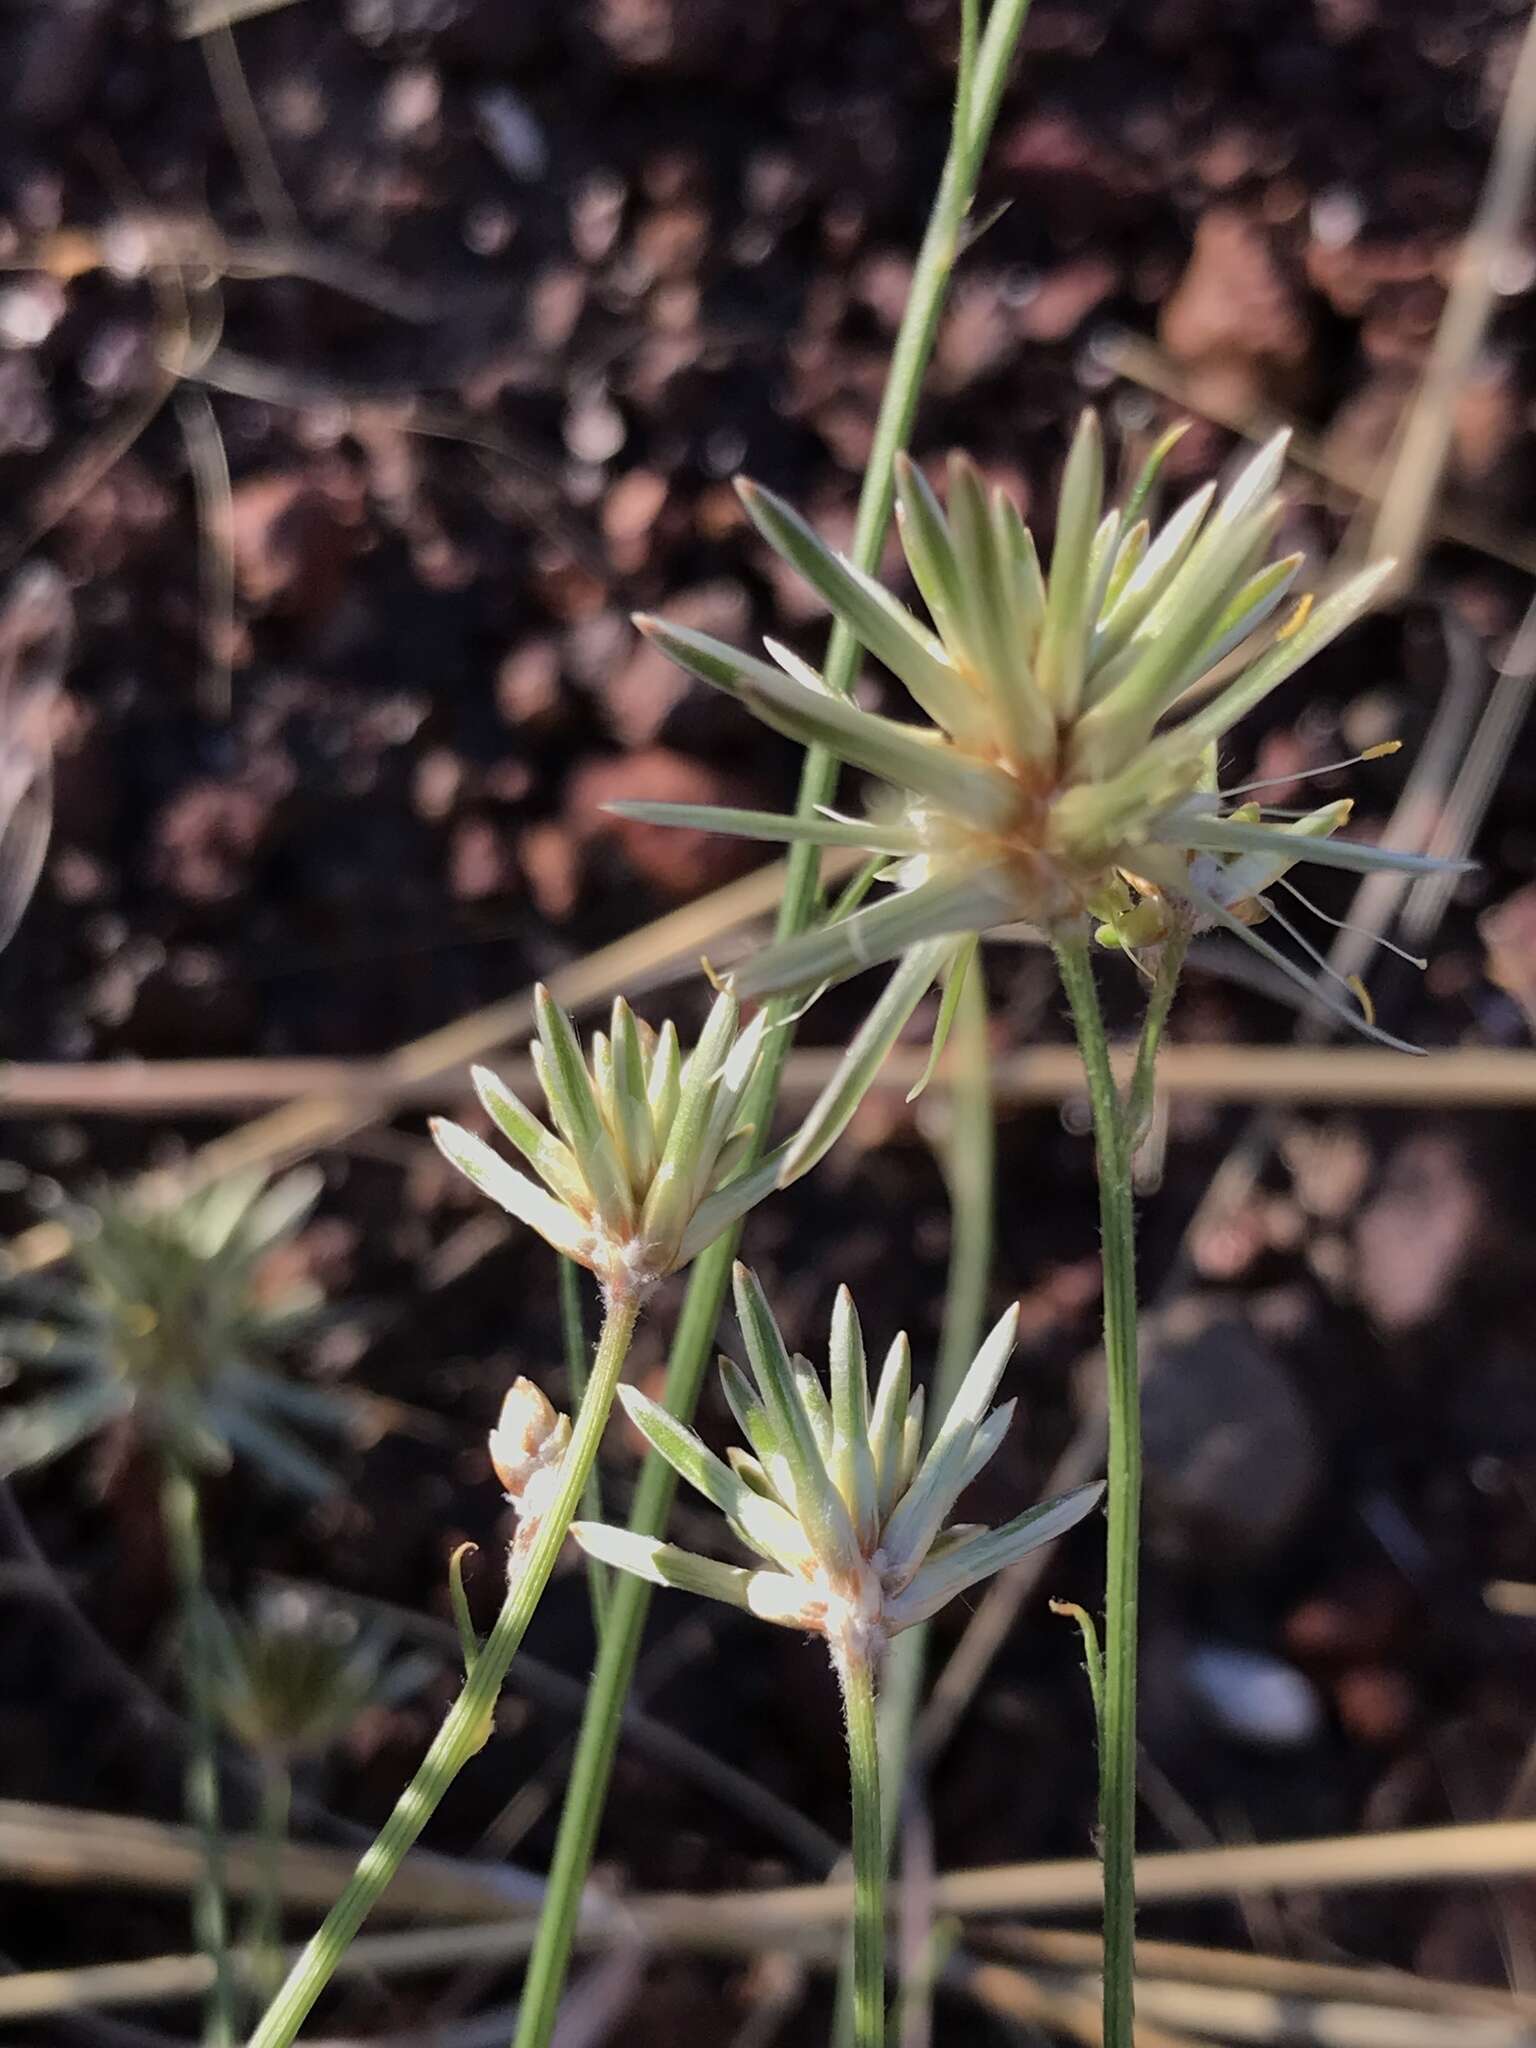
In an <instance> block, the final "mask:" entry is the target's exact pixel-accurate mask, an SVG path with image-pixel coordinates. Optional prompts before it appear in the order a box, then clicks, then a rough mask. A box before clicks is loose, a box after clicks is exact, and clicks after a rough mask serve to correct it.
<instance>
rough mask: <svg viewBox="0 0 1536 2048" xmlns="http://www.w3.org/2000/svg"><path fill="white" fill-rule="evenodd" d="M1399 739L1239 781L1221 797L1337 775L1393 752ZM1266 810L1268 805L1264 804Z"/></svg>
mask: <svg viewBox="0 0 1536 2048" xmlns="http://www.w3.org/2000/svg"><path fill="white" fill-rule="evenodd" d="M1402 744H1403V743H1402V741H1401V740H1379V741H1378V742H1377V743H1376V745H1375V746H1374V747H1367V748H1366V749H1365V751H1364V752H1363V753H1359V754H1351V755H1350V757H1349V759H1348V760H1347V761H1324V762H1323V764H1322V766H1321V767H1319V768H1302V769H1299V770H1298V771H1297V772H1296V774H1294V775H1264V776H1261V777H1260V778H1259V779H1258V781H1256V782H1240V783H1238V785H1237V787H1236V788H1235V789H1224V790H1223V791H1222V792H1221V794H1222V799H1223V801H1225V800H1226V799H1227V798H1229V797H1234V796H1247V795H1249V794H1250V793H1251V792H1252V791H1253V790H1256V789H1279V788H1281V787H1282V786H1283V785H1284V784H1286V783H1288V782H1310V781H1311V780H1312V779H1313V777H1314V776H1317V775H1337V774H1338V772H1339V770H1340V769H1341V768H1357V767H1358V766H1359V765H1360V763H1361V762H1362V761H1381V760H1384V759H1385V758H1386V756H1387V755H1388V754H1395V753H1396V752H1397V750H1398V748H1399V747H1400V746H1401V745H1402ZM1264 808H1265V809H1266V810H1268V809H1270V806H1269V805H1268V804H1266V805H1265V806H1264Z"/></svg>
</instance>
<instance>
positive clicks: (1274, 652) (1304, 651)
mask: <svg viewBox="0 0 1536 2048" xmlns="http://www.w3.org/2000/svg"><path fill="white" fill-rule="evenodd" d="M1396 567H1397V564H1396V563H1395V562H1390V561H1389V562H1376V563H1373V564H1372V566H1371V567H1370V568H1369V569H1362V570H1361V571H1360V573H1359V575H1358V576H1352V577H1351V578H1350V579H1349V581H1348V582H1347V583H1345V584H1344V585H1343V586H1342V587H1341V588H1340V589H1338V590H1336V591H1335V592H1334V593H1333V595H1332V596H1331V597H1326V598H1324V599H1323V601H1322V603H1321V604H1319V605H1317V606H1315V607H1314V608H1313V609H1312V610H1311V611H1309V612H1307V613H1306V614H1305V616H1304V617H1293V619H1292V621H1291V623H1290V624H1289V625H1288V626H1282V627H1281V629H1280V633H1279V635H1278V636H1277V638H1276V640H1275V642H1274V644H1273V646H1271V647H1270V648H1269V649H1268V650H1267V652H1265V653H1264V654H1261V655H1260V656H1259V658H1258V660H1257V661H1256V662H1255V663H1254V664H1253V666H1252V667H1251V668H1250V669H1248V670H1247V672H1246V673H1245V674H1243V675H1241V676H1239V677H1238V678H1237V680H1236V681H1235V682H1233V683H1231V684H1229V685H1228V687H1227V688H1226V689H1225V690H1223V691H1222V692H1221V693H1220V695H1219V696H1216V697H1213V698H1212V699H1211V701H1210V703H1209V704H1207V705H1205V706H1204V708H1203V709H1201V710H1199V711H1197V712H1196V713H1195V714H1194V716H1193V717H1192V718H1188V719H1186V720H1185V721H1184V723H1183V724H1182V725H1178V726H1175V727H1174V728H1173V729H1172V731H1170V732H1169V733H1168V734H1167V735H1166V736H1165V738H1166V740H1168V741H1173V742H1176V743H1177V744H1178V745H1180V746H1194V747H1203V746H1207V745H1208V744H1209V743H1210V742H1211V741H1212V740H1219V739H1220V738H1221V737H1222V735H1223V734H1224V733H1226V732H1228V731H1229V730H1230V729H1231V727H1232V726H1234V725H1236V723H1237V721H1238V720H1239V719H1240V718H1242V717H1243V716H1245V714H1246V713H1248V712H1249V711H1252V710H1253V708H1254V707H1255V705H1257V704H1261V703H1262V702H1263V700H1264V699H1265V698H1266V697H1267V696H1268V695H1269V693H1270V691H1271V690H1273V689H1274V688H1275V686H1276V685H1277V684H1279V683H1283V682H1284V681H1285V679H1286V677H1287V676H1289V675H1293V674H1294V673H1295V672H1296V670H1297V669H1299V668H1300V667H1301V666H1302V665H1303V664H1304V663H1305V662H1308V661H1310V660H1311V659H1312V657H1313V655H1314V654H1319V653H1321V652H1322V650H1323V648H1325V647H1326V646H1327V645H1328V644H1329V642H1330V641H1333V640H1337V638H1338V637H1339V635H1340V634H1341V633H1343V632H1345V631H1346V630H1347V629H1348V628H1349V627H1350V626H1352V625H1353V624H1354V623H1355V621H1356V620H1357V619H1359V618H1363V617H1364V615H1365V614H1366V613H1367V612H1368V611H1369V610H1370V609H1371V606H1372V605H1373V604H1374V603H1375V602H1376V598H1377V595H1378V593H1379V592H1380V591H1381V590H1382V589H1383V588H1384V586H1385V585H1386V584H1387V583H1388V581H1389V580H1390V579H1391V577H1392V575H1393V573H1394V571H1395V570H1396Z"/></svg>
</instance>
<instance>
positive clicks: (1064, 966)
mask: <svg viewBox="0 0 1536 2048" xmlns="http://www.w3.org/2000/svg"><path fill="white" fill-rule="evenodd" d="M1055 950H1056V962H1057V966H1058V968H1059V969H1060V972H1061V980H1062V986H1063V987H1064V988H1065V990H1066V992H1067V1000H1068V1002H1069V1003H1070V1004H1071V1006H1072V1021H1073V1023H1074V1024H1075V1025H1076V1027H1077V1042H1078V1046H1079V1048H1080V1049H1081V1051H1082V1055H1083V1066H1084V1069H1085V1070H1086V1073H1087V1077H1088V1100H1089V1104H1090V1106H1091V1108H1092V1111H1093V1133H1094V1138H1095V1141H1096V1143H1097V1147H1098V1160H1097V1168H1098V1182H1099V1229H1100V1234H1101V1238H1102V1246H1101V1257H1102V1259H1103V1263H1104V1357H1105V1363H1106V1369H1107V1382H1108V1409H1109V1460H1108V1480H1109V1486H1108V1512H1109V1532H1108V1564H1107V1573H1106V1590H1105V1608H1104V1676H1103V1703H1102V1712H1101V1717H1100V1718H1101V1729H1100V1737H1099V1830H1100V1834H1101V1836H1102V1838H1103V1855H1104V2048H1132V2027H1133V2015H1134V2009H1135V1969H1136V1962H1135V1940H1136V1624H1137V1599H1138V1577H1139V1567H1140V1558H1139V1552H1140V1544H1141V1374H1140V1369H1139V1365H1138V1361H1137V1349H1136V1219H1135V1213H1134V1206H1133V1203H1132V1197H1131V1145H1130V1130H1129V1121H1128V1117H1127V1114H1126V1110H1125V1107H1124V1105H1123V1104H1122V1103H1121V1100H1120V1095H1119V1091H1118V1089H1117V1088H1116V1086H1115V1076H1114V1070H1113V1068H1112V1067H1111V1065H1110V1058H1109V1040H1108V1037H1107V1036H1106V1034H1105V1030H1104V1017H1103V1012H1102V1011H1101V1010H1100V1008H1099V996H1098V990H1097V988H1096V986H1095V984H1094V978H1093V966H1092V963H1091V961H1090V958H1089V953H1088V946H1087V942H1086V941H1085V940H1082V939H1074V940H1062V941H1059V942H1058V943H1057V945H1056V949H1055Z"/></svg>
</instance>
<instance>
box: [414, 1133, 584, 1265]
mask: <svg viewBox="0 0 1536 2048" xmlns="http://www.w3.org/2000/svg"><path fill="white" fill-rule="evenodd" d="M428 1129H429V1130H430V1131H431V1133H432V1137H433V1141H434V1142H435V1144H436V1146H437V1149H438V1150H439V1152H441V1153H442V1155H443V1157H444V1158H445V1159H446V1160H448V1161H449V1163H450V1164H451V1165H454V1166H456V1167H457V1168H458V1169H459V1171H460V1173H462V1174H463V1175H464V1176H465V1177H466V1178H467V1179H469V1180H472V1181H473V1182H474V1184H475V1186H476V1187H477V1188H478V1189H479V1190H480V1192H481V1194H483V1195H489V1196H490V1198H491V1200H492V1201H493V1202H498V1203H500V1205H501V1207H502V1208H503V1209H505V1210H506V1211H507V1213H508V1215H510V1216H515V1217H516V1218H517V1220H518V1222H519V1223H526V1224H527V1226H528V1228H529V1229H530V1230H536V1231H537V1232H538V1234H539V1236H540V1237H542V1238H543V1239H544V1241H545V1242H546V1244H552V1245H553V1246H554V1248H555V1250H556V1251H557V1252H563V1253H564V1254H565V1256H566V1257H567V1258H568V1259H575V1260H576V1262H577V1264H578V1265H583V1266H585V1265H590V1263H591V1255H592V1231H591V1226H590V1225H589V1224H587V1223H585V1222H584V1221H583V1220H582V1219H581V1218H580V1217H578V1216H576V1215H574V1214H573V1213H572V1212H571V1210H569V1209H567V1208H566V1206H565V1205H564V1203H563V1202H557V1201H556V1200H555V1198H554V1196H553V1195H550V1194H546V1193H545V1191H544V1189H543V1188H541V1187H540V1186H538V1184H537V1183H536V1182H534V1181H531V1180H529V1178H528V1176H527V1175H526V1174H523V1173H519V1172H518V1171H517V1169H516V1168H515V1167H512V1166H508V1164H507V1162H506V1161H505V1160H504V1159H503V1158H502V1157H501V1156H500V1155H499V1154H498V1153H496V1152H493V1151H492V1150H491V1148H490V1146H489V1145H487V1144H486V1143H485V1142H484V1141H483V1140H482V1139H480V1138H476V1137H472V1136H471V1134H470V1133H469V1132H468V1131H465V1130H461V1129H460V1128H459V1126H458V1125H457V1124H453V1123H449V1122H448V1121H447V1119H446V1118H444V1117H433V1118H432V1119H431V1120H430V1122H429V1124H428Z"/></svg>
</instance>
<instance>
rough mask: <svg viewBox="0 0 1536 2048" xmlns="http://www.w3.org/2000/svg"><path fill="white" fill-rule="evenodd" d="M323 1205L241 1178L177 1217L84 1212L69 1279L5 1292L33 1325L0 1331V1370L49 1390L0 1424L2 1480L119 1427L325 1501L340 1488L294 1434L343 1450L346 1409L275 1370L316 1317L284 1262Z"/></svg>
mask: <svg viewBox="0 0 1536 2048" xmlns="http://www.w3.org/2000/svg"><path fill="white" fill-rule="evenodd" d="M319 1191H320V1181H319V1176H318V1175H316V1174H314V1173H310V1172H296V1173H291V1174H288V1175H287V1176H285V1177H284V1178H283V1179H281V1180H277V1181H268V1180H267V1179H266V1178H265V1177H264V1176H263V1175H261V1174H259V1173H258V1174H240V1175H236V1176H232V1177H231V1178H230V1179H228V1180H224V1181H220V1182H219V1183H217V1184H216V1185H215V1186H212V1187H209V1188H205V1189H202V1190H200V1191H199V1192H197V1193H195V1194H191V1195H186V1196H183V1197H181V1198H180V1199H179V1200H177V1201H174V1202H171V1203H155V1202H151V1201H147V1200H143V1199H141V1198H139V1197H138V1196H134V1195H118V1196H113V1197H110V1198H108V1199H105V1200H103V1201H100V1202H98V1203H96V1204H94V1205H92V1206H91V1207H89V1208H82V1210H81V1211H80V1213H79V1215H78V1217H77V1218H76V1223H75V1231H74V1243H75V1253H74V1261H75V1271H74V1273H73V1274H72V1275H71V1276H70V1277H69V1278H68V1279H67V1280H65V1281H64V1282H62V1283H52V1284H50V1283H44V1282H40V1281H35V1280H33V1281H27V1280H18V1281H16V1282H13V1283H12V1290H11V1292H12V1298H13V1300H14V1301H15V1303H16V1304H17V1305H18V1307H21V1306H28V1305H32V1304H35V1306H36V1310H37V1313H36V1314H35V1315H33V1316H31V1317H26V1316H23V1315H21V1314H13V1315H11V1316H8V1317H6V1318H4V1319H0V1361H3V1362H4V1363H7V1364H10V1365H11V1366H12V1367H14V1368H19V1369H21V1370H23V1371H24V1372H25V1373H26V1375H27V1377H28V1378H29V1379H31V1380H34V1381H36V1380H40V1379H43V1378H45V1377H46V1378H47V1379H49V1380H51V1381H52V1382H53V1386H52V1388H51V1389H50V1390H49V1391H47V1392H44V1393H39V1394H37V1395H35V1396H34V1397H33V1398H31V1399H29V1400H27V1401H26V1402H24V1403H22V1404H21V1405H19V1406H17V1407H15V1408H12V1409H10V1410H9V1411H8V1412H7V1413H6V1415H5V1416H4V1418H3V1420H0V1473H9V1472H14V1471H18V1470H21V1469H23V1468H25V1467H27V1466H31V1465H39V1464H43V1463H45V1462H46V1461H47V1460H48V1459H50V1458H53V1457H57V1456H58V1455H59V1454H60V1453H61V1452H62V1451H65V1450H67V1449H69V1448H70V1447H71V1445H73V1444H76V1443H79V1442H81V1441H83V1440H84V1439H85V1438H86V1437H89V1436H93V1435H95V1434H96V1433H97V1432H98V1431H100V1430H104V1429H108V1428H111V1427H113V1426H114V1425H116V1426H121V1427H127V1428H129V1429H131V1430H132V1431H133V1433H134V1434H135V1435H137V1436H138V1437H141V1438H147V1439H149V1440H151V1441H153V1442H157V1443H159V1444H160V1445H162V1446H163V1447H164V1448H166V1449H168V1450H170V1451H171V1452H173V1453H174V1454H175V1455H176V1456H177V1457H178V1458H183V1459H185V1460H187V1461H188V1462H189V1463H192V1464H194V1465H197V1466H200V1467H202V1468H203V1469H205V1470H214V1471H221V1470H223V1469H225V1468H226V1467H227V1466H228V1465H229V1463H230V1460H231V1456H232V1454H234V1453H239V1454H240V1455H242V1456H245V1457H248V1458H250V1459H251V1460H252V1461H253V1462H254V1463H255V1464H258V1465H260V1466H261V1467H262V1468H263V1469H264V1470H265V1471H266V1472H267V1474H268V1475H269V1476H270V1477H271V1478H272V1479H274V1480H276V1481H277V1482H278V1483H279V1484H281V1485H284V1486H288V1487H291V1488H293V1489H294V1490H295V1491H298V1492H302V1493H310V1494H315V1495H321V1494H325V1493H329V1492H331V1491H332V1490H333V1489H334V1487H335V1484H336V1481H335V1475H334V1474H333V1473H332V1472H331V1471H330V1469H329V1467H327V1466H326V1465H324V1464H323V1463H322V1462H321V1461H320V1459H318V1458H317V1457H316V1456H315V1455H314V1453H313V1452H312V1451H311V1450H310V1449H309V1448H308V1446H307V1445H306V1444H305V1443H304V1442H303V1440H302V1439H301V1437H299V1436H298V1435H296V1434H295V1433H294V1431H293V1429H292V1428H291V1427H290V1425H292V1424H297V1425H300V1426H301V1427H303V1428H307V1429H319V1430H323V1431H325V1432H326V1433H328V1434H329V1435H331V1436H333V1437H342V1436H345V1435H346V1433H347V1430H348V1428H349V1418H348V1413H347V1409H346V1407H345V1405H344V1404H343V1402H342V1401H341V1400H340V1399H339V1398H338V1397H337V1396H336V1395H334V1394H331V1393H329V1392H323V1391H322V1390H321V1389H320V1388H318V1387H314V1386H307V1385H305V1384H304V1383H303V1382H301V1381H297V1380H292V1379H289V1378H287V1377H285V1376H284V1375H283V1374H282V1372H281V1371H280V1370H278V1369H277V1368H278V1361H279V1357H280V1354H281V1352H282V1351H283V1349H284V1348H285V1346H286V1345H287V1344H288V1343H289V1341H290V1340H292V1339H293V1338H294V1337H295V1336H297V1335H300V1334H301V1333H302V1332H303V1330H304V1329H305V1327H306V1326H307V1325H308V1324H310V1323H312V1322H313V1321H314V1320H315V1319H316V1317H317V1315H318V1312H319V1309H320V1306H321V1298H320V1295H319V1292H318V1290H317V1289H316V1288H315V1287H314V1286H313V1285H312V1284H311V1283H310V1282H308V1281H307V1280H304V1279H301V1278H298V1277H295V1276H294V1275H293V1274H292V1273H291V1271H287V1270H285V1269H286V1266H287V1262H286V1261H284V1260H283V1258H282V1257H281V1256H280V1255H281V1253H282V1251H283V1248H284V1247H285V1246H286V1245H287V1244H288V1243H289V1242H290V1241H291V1240H292V1238H293V1237H294V1236H295V1235H296V1233H297V1232H298V1231H299V1229H300V1228H301V1227H302V1225H303V1223H304V1222H305V1219H306V1218H307V1217H308V1215H309V1212H310V1210H311V1209H312V1208H313V1207H314V1203H315V1198H316V1196H317V1195H318V1193H319Z"/></svg>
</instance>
